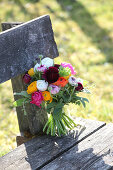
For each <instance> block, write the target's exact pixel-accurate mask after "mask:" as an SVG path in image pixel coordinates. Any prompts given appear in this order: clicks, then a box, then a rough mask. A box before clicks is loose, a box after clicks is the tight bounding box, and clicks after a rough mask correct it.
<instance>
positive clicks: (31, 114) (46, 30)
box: [1, 16, 58, 135]
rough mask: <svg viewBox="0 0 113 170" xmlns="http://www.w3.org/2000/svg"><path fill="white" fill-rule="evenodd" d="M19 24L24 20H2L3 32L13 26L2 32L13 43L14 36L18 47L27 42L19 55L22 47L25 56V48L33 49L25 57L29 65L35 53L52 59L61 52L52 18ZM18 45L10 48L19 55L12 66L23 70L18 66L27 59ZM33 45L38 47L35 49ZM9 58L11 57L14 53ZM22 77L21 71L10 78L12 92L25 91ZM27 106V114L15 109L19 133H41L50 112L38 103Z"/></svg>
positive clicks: (18, 108)
mask: <svg viewBox="0 0 113 170" xmlns="http://www.w3.org/2000/svg"><path fill="white" fill-rule="evenodd" d="M20 24H22V23H2V30H3V31H5V30H7V29H10V30H9V31H7V32H6V33H7V34H8V35H7V36H6V35H5V34H4V33H3V35H4V36H6V38H7V37H8V38H9V42H10V43H12V42H11V40H12V38H13V39H14V43H15V46H16V47H17V46H18V48H20V47H21V46H22V43H24V45H23V48H22V49H21V48H20V52H19V54H20V53H21V52H22V50H23V53H25V55H26V48H27V49H28V50H30V51H28V55H29V54H30V53H32V56H31V57H30V58H27V57H28V55H26V56H25V58H26V59H28V60H29V61H28V62H29V63H30V64H32V63H33V61H34V57H33V55H34V56H38V54H44V53H45V57H46V56H48V57H51V58H55V57H56V56H57V55H58V51H57V47H56V44H55V42H54V37H53V31H52V27H51V21H50V18H49V16H44V17H41V18H38V19H35V20H32V21H30V22H28V23H25V24H23V25H21V26H18V25H20ZM46 24H47V25H46ZM15 26H18V27H16V28H15V29H14V27H15ZM11 28H12V29H11ZM41 31H42V32H41ZM25 33H26V34H28V35H29V36H30V37H31V39H30V37H28V36H26V37H25V39H23V37H22V35H21V34H23V35H24V34H25ZM13 34H14V36H13ZM11 36H12V37H11ZM17 36H19V40H17V38H18V37H17ZM32 38H33V39H32ZM6 40H7V39H6ZM39 41H40V42H39ZM42 42H43V43H42ZM10 45H11V44H10ZM15 46H14V47H13V46H12V49H9V50H13V51H12V52H13V55H14V54H15V57H16V58H15V61H14V62H16V63H15V65H14V63H13V62H12V65H11V67H15V68H16V69H17V70H18V69H20V68H19V67H18V64H19V65H23V63H22V64H21V62H23V61H24V56H22V55H23V54H22V55H21V54H20V56H18V55H19V54H18V50H17V51H15ZM34 47H35V48H36V49H34ZM47 48H48V49H47ZM40 49H41V50H43V53H39V52H38V53H37V50H39V51H40ZM16 53H17V54H16ZM36 53H37V54H36ZM10 57H11V59H12V54H11V56H10ZM17 57H18V58H17ZM8 58H9V57H8ZM17 59H18V62H20V63H17ZM21 60H22V61H21ZM1 62H2V60H1ZM24 62H25V61H24ZM1 64H2V63H1ZM5 64H6V65H7V64H8V63H7V62H6V63H5ZM26 64H27V63H26ZM7 66H8V68H9V65H7ZM24 67H26V65H23V68H22V70H23V69H24ZM29 67H30V66H29ZM9 69H10V68H9ZM1 70H2V68H1ZM22 70H21V71H22ZM5 71H6V72H7V71H8V70H6V69H5ZM14 72H15V70H14ZM18 72H20V70H18ZM3 74H4V73H3ZM8 76H9V73H8ZM22 76H23V75H22V74H21V75H18V76H16V77H15V78H12V79H11V82H12V88H13V93H15V92H21V91H24V90H26V86H25V84H24V83H23V81H22ZM19 98H21V97H20V96H14V99H15V100H17V99H19ZM25 108H26V112H27V115H24V111H23V108H22V107H17V108H16V111H17V117H18V123H19V129H20V132H25V131H28V132H30V133H31V134H33V135H34V134H39V133H42V129H43V126H44V125H45V123H46V122H47V119H48V117H47V112H46V111H45V110H43V109H39V108H38V107H37V106H34V105H31V104H27V105H26V107H25Z"/></svg>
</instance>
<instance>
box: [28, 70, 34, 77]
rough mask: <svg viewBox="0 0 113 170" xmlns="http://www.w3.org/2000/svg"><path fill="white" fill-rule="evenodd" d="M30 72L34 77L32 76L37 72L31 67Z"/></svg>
mask: <svg viewBox="0 0 113 170" xmlns="http://www.w3.org/2000/svg"><path fill="white" fill-rule="evenodd" d="M28 74H29V75H30V76H31V77H32V76H33V75H34V74H35V72H34V69H33V68H31V69H30V70H29V71H28Z"/></svg>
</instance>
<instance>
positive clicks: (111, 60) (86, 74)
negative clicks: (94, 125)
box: [0, 0, 113, 156]
mask: <svg viewBox="0 0 113 170" xmlns="http://www.w3.org/2000/svg"><path fill="white" fill-rule="evenodd" d="M49 4H51V5H49ZM112 11H113V1H112V0H109V1H105V0H95V1H91V0H85V1H84V0H78V1H70V0H65V1H64V0H48V1H47V0H40V1H36V0H33V1H30V0H25V1H24V0H19V1H18V0H11V1H9V0H0V16H1V18H0V22H4V21H5V22H6V21H21V22H25V21H28V20H30V19H33V18H35V17H38V16H41V15H45V14H49V15H50V17H51V20H52V26H53V30H54V35H55V40H56V42H57V46H58V50H59V54H60V55H59V57H58V58H56V59H55V62H59V63H60V62H64V61H65V62H70V63H71V64H72V65H73V66H74V67H75V70H76V71H77V75H76V76H77V77H79V76H80V77H81V78H83V79H86V80H88V81H89V85H90V86H91V87H90V91H91V94H90V95H86V97H87V96H88V99H89V101H90V103H89V104H87V106H86V108H85V109H84V108H83V107H82V106H80V107H78V106H76V105H73V104H70V105H69V106H68V107H67V106H66V109H67V112H68V113H70V114H71V115H74V116H80V117H83V118H88V119H95V120H100V121H105V122H113V102H112V101H113V90H112V89H113V83H112V80H113V47H112V44H113V22H112V20H113V12H112ZM81 96H83V94H82V93H81ZM18 132H19V129H18V123H17V117H16V113H15V108H13V94H12V89H11V83H10V81H8V82H6V83H3V84H1V85H0V156H2V155H4V154H5V153H7V152H9V151H10V150H12V149H14V148H15V147H16V142H15V137H16V134H17V133H18Z"/></svg>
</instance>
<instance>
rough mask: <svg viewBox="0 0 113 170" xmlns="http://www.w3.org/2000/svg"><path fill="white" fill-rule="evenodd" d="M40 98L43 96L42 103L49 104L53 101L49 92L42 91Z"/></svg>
mask: <svg viewBox="0 0 113 170" xmlns="http://www.w3.org/2000/svg"><path fill="white" fill-rule="evenodd" d="M42 96H43V98H44V101H49V100H50V103H51V102H52V100H53V98H52V97H51V95H50V92H49V91H43V92H42Z"/></svg>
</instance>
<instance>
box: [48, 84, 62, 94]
mask: <svg viewBox="0 0 113 170" xmlns="http://www.w3.org/2000/svg"><path fill="white" fill-rule="evenodd" d="M48 89H49V91H50V93H51V94H57V93H58V92H59V91H60V87H58V86H56V85H53V84H50V85H49V88H48Z"/></svg>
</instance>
